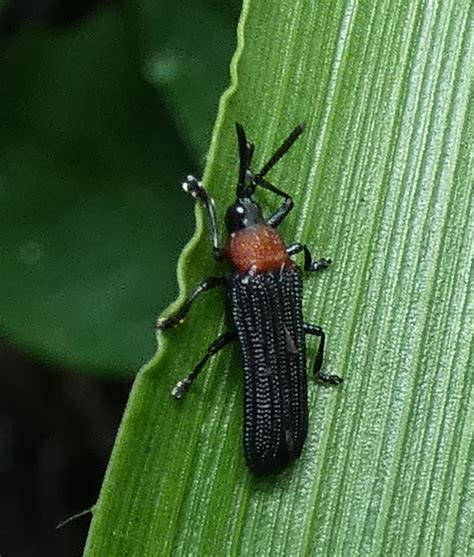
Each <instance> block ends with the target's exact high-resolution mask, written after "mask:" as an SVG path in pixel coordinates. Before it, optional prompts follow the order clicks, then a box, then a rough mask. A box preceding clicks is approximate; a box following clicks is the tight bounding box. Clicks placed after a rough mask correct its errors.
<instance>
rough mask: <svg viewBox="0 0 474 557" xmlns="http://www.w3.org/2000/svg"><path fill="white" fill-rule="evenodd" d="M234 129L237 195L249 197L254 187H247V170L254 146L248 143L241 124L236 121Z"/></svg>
mask: <svg viewBox="0 0 474 557" xmlns="http://www.w3.org/2000/svg"><path fill="white" fill-rule="evenodd" d="M235 129H236V130H237V141H238V145H239V158H240V165H239V181H238V183H237V197H250V195H252V193H253V190H254V189H255V188H252V187H249V186H248V185H247V182H248V171H249V170H250V164H251V162H252V157H253V152H254V149H255V146H254V145H253V143H250V142H249V141H248V139H247V136H246V135H245V130H244V127H243V126H242V124H239V123H238V122H236V124H235Z"/></svg>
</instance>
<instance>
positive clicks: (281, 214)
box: [254, 175, 294, 228]
mask: <svg viewBox="0 0 474 557" xmlns="http://www.w3.org/2000/svg"><path fill="white" fill-rule="evenodd" d="M254 180H255V183H256V184H258V185H259V186H261V187H262V188H265V189H266V190H269V191H271V192H273V193H275V194H276V195H279V196H280V197H284V198H285V201H283V203H282V205H281V206H280V207H279V208H278V209H277V210H276V211H275V212H274V213H273V215H271V216H270V217H269V218H268V219H267V221H266V222H267V224H269V225H270V226H272V227H273V228H276V227H277V226H278V225H279V224H280V223H281V222H282V221H283V220H284V219H285V217H286V216H287V215H288V213H289V212H290V211H291V209H293V205H294V203H293V199H292V198H291V196H290V195H288V194H287V193H285V192H284V191H282V190H280V189H278V188H277V187H276V186H274V185H273V184H270V182H267V181H266V180H264V179H263V178H262V177H261V176H258V175H257V176H255V177H254Z"/></svg>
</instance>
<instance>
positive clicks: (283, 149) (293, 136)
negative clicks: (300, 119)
mask: <svg viewBox="0 0 474 557" xmlns="http://www.w3.org/2000/svg"><path fill="white" fill-rule="evenodd" d="M304 128H305V124H299V126H296V128H295V129H294V130H293V131H292V132H291V133H290V135H289V136H288V137H287V138H286V139H285V141H284V142H283V143H282V144H281V146H280V147H279V148H278V149H277V150H276V151H275V152H274V153H273V155H272V156H271V157H270V159H269V160H268V162H267V163H266V164H264V165H263V167H262V169H261V170H260V172H259V173H258V174H257V176H256V178H263V177H264V176H265V175H266V174H268V173H269V172H270V170H271V169H272V168H273V167H274V166H275V164H276V163H277V162H278V161H279V160H280V159H281V158H282V157H283V155H285V154H286V153H287V152H288V151H289V150H290V149H291V147H292V145H293V143H294V142H295V141H296V140H297V139H298V137H299V136H300V135H301V134H302V133H303V132H304Z"/></svg>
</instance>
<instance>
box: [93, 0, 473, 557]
mask: <svg viewBox="0 0 474 557" xmlns="http://www.w3.org/2000/svg"><path fill="white" fill-rule="evenodd" d="M469 10H470V2H468V0H461V1H459V2H445V1H442V0H438V1H431V2H406V1H404V0H395V1H390V2H389V1H388V0H386V1H381V2H370V1H369V0H366V1H363V0H359V1H355V0H354V1H342V0H335V1H334V2H318V3H317V4H316V3H313V2H307V1H306V0H295V1H294V2H291V3H286V4H285V6H284V7H283V6H282V4H281V3H280V2H274V1H271V0H264V1H258V2H257V1H256V0H247V1H246V2H245V3H244V8H243V12H242V16H241V21H240V27H239V32H238V48H237V52H236V54H235V57H234V61H233V64H232V85H231V87H230V89H229V91H228V92H227V93H226V94H225V95H224V97H223V99H222V102H221V106H220V112H219V116H218V119H217V124H216V127H215V132H214V138H213V143H212V145H211V149H210V153H209V158H208V165H207V169H206V173H205V176H204V179H205V183H206V185H207V186H208V188H209V190H210V191H211V193H212V194H213V195H214V196H215V198H216V202H217V204H218V208H219V215H220V216H222V214H223V211H224V209H225V207H226V205H227V204H228V203H229V201H230V200H231V199H232V197H233V195H234V184H235V181H236V158H237V156H236V146H235V137H234V129H233V124H234V122H235V121H241V122H243V123H244V124H245V126H246V128H247V129H248V133H249V136H250V137H251V138H252V139H253V140H254V141H255V143H256V144H257V152H256V157H255V158H256V161H257V162H261V161H264V160H265V159H266V158H267V157H268V156H269V154H270V153H271V152H272V150H273V149H274V148H275V146H276V145H278V143H279V142H280V141H281V140H282V138H283V137H285V135H286V134H287V133H288V132H289V130H290V129H292V127H293V126H294V125H295V124H296V123H298V122H300V121H305V122H306V123H307V131H306V132H305V134H304V135H303V137H302V138H301V139H300V140H299V142H298V143H297V144H296V145H295V147H294V148H293V149H292V151H291V152H290V153H289V154H288V155H287V156H286V157H285V159H284V160H283V161H281V163H280V164H279V165H278V167H277V168H276V169H275V170H274V171H272V174H271V178H272V181H273V182H274V183H275V184H278V185H279V186H280V187H282V188H284V189H285V190H287V191H289V192H291V194H292V195H293V197H294V199H295V207H296V208H295V210H294V212H293V214H292V215H291V216H290V217H289V218H288V220H287V221H286V222H285V223H284V225H282V227H281V230H282V233H283V234H284V236H285V237H286V238H287V240H288V241H293V240H300V241H303V242H305V243H307V244H308V245H309V246H310V248H311V250H312V251H313V252H314V253H315V255H317V256H326V257H328V256H330V257H332V258H333V260H334V261H335V263H334V266H333V268H332V269H331V270H330V271H328V272H326V273H325V274H324V276H322V275H321V276H319V277H312V276H310V277H308V278H307V281H306V295H305V304H304V305H305V316H306V319H307V320H308V321H310V322H314V323H318V324H321V325H322V326H324V328H325V329H326V332H327V336H328V350H327V359H326V367H327V369H330V370H333V371H336V372H337V373H339V374H341V375H343V376H344V379H345V382H344V384H343V385H342V386H341V387H339V388H337V389H327V388H323V387H320V386H318V385H311V387H310V393H309V403H310V430H309V436H308V440H307V443H306V446H305V448H304V451H303V455H302V457H301V459H300V460H299V461H298V462H297V463H295V465H294V466H292V467H290V468H289V469H287V470H286V471H285V472H284V473H282V474H281V475H279V476H276V477H268V478H262V479H256V478H254V477H252V476H251V475H250V473H249V472H248V471H247V470H246V468H245V464H244V458H243V451H242V441H241V430H242V382H241V375H242V372H241V369H240V365H239V358H238V354H237V351H236V348H233V349H228V350H227V351H223V352H221V353H220V354H219V355H218V356H216V357H215V358H214V360H213V361H212V363H211V364H210V365H209V366H208V369H207V370H206V373H205V374H204V375H203V376H202V377H200V378H199V380H198V382H197V383H196V384H195V385H194V386H193V388H192V389H191V390H190V392H189V394H188V396H187V398H186V399H185V400H182V401H180V403H177V402H176V401H174V400H172V399H171V398H170V396H169V390H170V388H171V386H172V385H173V384H175V383H176V381H177V379H179V378H181V377H183V376H184V375H185V374H186V373H187V372H189V371H190V370H191V369H192V367H193V366H194V365H195V364H196V362H197V361H198V359H199V357H200V356H201V355H202V354H203V352H204V351H205V348H206V346H207V344H208V343H209V342H210V341H211V340H212V339H214V338H215V337H216V335H217V334H218V332H219V331H222V330H223V328H224V319H223V310H222V302H223V300H222V296H219V294H218V293H213V294H208V298H207V300H206V301H202V300H201V301H199V302H197V303H196V307H194V308H193V311H192V312H191V314H190V317H189V319H188V320H187V322H186V323H185V324H183V325H182V326H181V327H178V328H177V329H176V330H174V331H172V332H169V333H166V334H165V335H164V336H163V337H160V339H159V341H160V350H159V352H158V354H157V356H156V357H155V358H154V359H153V360H152V361H151V362H150V364H149V365H147V366H146V367H145V368H144V369H143V370H142V371H141V373H140V374H139V376H138V377H137V379H136V382H135V385H134V388H133V391H132V394H131V397H130V401H129V404H128V407H127V411H126V414H125V417H124V419H123V423H122V426H121V428H120V432H119V435H118V439H117V442H116V445H115V449H114V452H113V455H112V458H111V462H110V465H109V469H108V471H107V475H106V478H105V481H104V485H103V488H102V492H101V495H100V498H99V501H98V503H97V506H96V509H95V511H94V518H93V522H92V526H91V530H90V534H89V538H88V542H87V546H86V555H88V556H91V555H98V556H102V555H127V556H130V555H160V556H162V555H289V556H293V555H295V556H298V555H351V556H353V555H360V556H366V555H438V554H439V555H468V554H472V552H473V550H474V548H473V546H472V539H473V538H472V535H473V529H472V525H473V512H474V511H473V509H474V505H473V491H472V485H473V482H472V480H473V474H474V468H473V462H474V458H473V456H474V455H473V447H474V446H473V441H472V440H473V424H474V416H473V410H474V408H473V404H472V387H473V385H472V373H470V369H472V309H473V307H472V289H471V284H472V271H471V257H472V232H473V230H472V184H473V182H474V171H473V162H474V161H473V156H472V155H473V153H472V147H471V145H472V143H471V141H472V133H473V131H474V130H473V119H472V116H473V112H472V97H471V94H472V53H473V50H472V46H473V35H472V26H471V25H470V13H469ZM256 166H257V165H256ZM262 198H263V199H265V203H264V204H265V207H266V208H267V209H268V210H269V209H270V208H271V207H274V206H275V203H276V202H275V200H274V199H272V196H271V195H268V196H261V197H260V199H262ZM183 203H185V201H184V200H183ZM206 236H207V234H205V233H204V229H203V218H202V215H201V211H199V219H198V231H197V234H196V236H195V237H194V238H193V240H192V242H191V243H190V244H189V246H188V248H187V249H186V250H185V252H184V254H183V257H182V258H181V261H180V266H179V276H180V281H181V289H182V297H181V301H182V299H183V296H184V292H189V291H190V289H191V288H192V285H193V284H194V283H195V282H196V281H197V280H199V279H200V278H202V277H204V276H207V275H210V274H214V273H216V272H217V265H215V264H214V263H213V262H212V260H211V256H210V250H209V242H208V238H207V237H206ZM314 348H315V347H314V346H313V345H310V347H309V359H310V360H311V361H312V359H313V358H314ZM469 364H470V367H469Z"/></svg>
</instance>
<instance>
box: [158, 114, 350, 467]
mask: <svg viewBox="0 0 474 557" xmlns="http://www.w3.org/2000/svg"><path fill="white" fill-rule="evenodd" d="M303 130H304V126H303V125H299V126H297V127H296V128H295V129H294V130H293V131H292V132H291V134H290V135H289V136H288V137H287V139H286V140H285V141H284V142H283V143H282V144H281V146H280V147H279V148H278V149H277V150H276V151H275V152H274V154H273V155H272V156H271V157H270V159H269V160H268V161H267V162H266V163H265V164H264V165H263V167H262V169H261V170H260V171H259V172H258V173H256V174H255V173H254V172H253V171H252V170H251V162H252V157H253V154H254V149H255V147H254V144H253V143H250V142H249V141H248V139H247V137H246V134H245V130H244V128H243V126H242V125H241V124H239V123H237V124H236V131H237V142H238V150H239V159H240V164H239V176H238V181H237V191H236V200H235V202H234V203H233V204H232V205H231V206H230V207H229V208H228V209H227V212H226V216H225V222H226V226H227V231H228V238H227V243H226V245H225V247H221V246H220V244H219V234H218V227H217V219H216V212H215V205H214V201H213V199H212V198H211V197H210V196H209V195H208V193H207V192H206V190H205V188H204V187H203V185H202V183H201V182H199V181H198V180H197V179H196V178H194V177H193V176H187V178H186V180H185V181H184V182H183V184H182V187H183V189H184V191H185V192H187V193H189V194H190V195H192V196H193V197H194V198H196V199H197V200H198V201H200V202H201V203H202V204H203V206H204V208H205V210H206V212H207V215H208V218H209V221H210V227H211V238H212V249H213V255H214V257H215V259H216V260H218V261H222V260H227V262H228V263H229V264H230V267H231V272H230V273H228V274H227V275H226V276H225V277H215V276H212V277H209V278H207V279H206V280H204V281H203V282H201V283H200V284H199V285H198V286H197V287H196V288H195V289H194V291H193V292H192V294H191V295H190V296H189V298H188V299H187V300H186V301H185V302H184V303H183V305H182V306H181V307H180V309H178V310H177V311H176V313H174V314H173V315H171V316H169V317H167V318H163V319H160V320H159V321H158V324H157V328H158V329H159V330H161V331H164V330H166V329H169V328H170V327H174V326H175V325H177V324H179V323H181V322H182V321H183V320H184V318H185V317H186V315H187V313H188V311H189V310H190V308H191V306H192V304H193V302H194V301H195V300H196V298H198V297H199V296H200V295H201V294H202V293H204V292H207V291H208V290H211V289H212V288H216V287H223V288H225V291H226V298H227V316H228V324H229V330H228V331H227V332H225V333H223V334H221V335H220V336H219V337H218V338H217V339H216V340H215V341H214V342H213V343H212V344H211V345H210V346H209V348H208V350H207V352H206V353H205V355H204V357H203V358H202V359H201V361H200V362H199V363H198V364H197V365H196V367H195V368H194V369H193V371H192V372H191V373H190V374H189V375H188V376H187V377H185V378H184V379H182V380H181V381H179V382H178V383H177V385H176V386H175V387H174V389H173V390H172V395H173V396H174V397H175V398H176V399H180V398H182V397H183V396H184V394H185V393H186V391H187V390H188V389H189V387H190V386H191V384H192V383H193V382H194V380H195V379H196V378H197V377H198V375H199V373H200V372H201V371H202V369H203V367H204V365H205V364H206V362H207V361H208V360H209V358H211V356H213V355H214V354H216V353H217V352H218V351H219V350H221V349H222V348H223V347H224V346H226V345H227V344H228V343H230V342H231V341H234V340H235V341H237V343H238V345H239V347H240V353H241V356H242V360H243V368H244V383H245V387H244V449H245V458H246V462H247V465H248V467H249V468H250V470H251V471H252V472H254V473H256V474H267V473H272V472H278V471H280V470H282V469H283V468H285V467H286V466H287V465H289V464H290V463H291V462H293V461H294V460H295V459H297V458H298V457H299V456H300V454H301V450H302V447H303V443H304V441H305V438H306V434H307V430H308V402H307V378H306V345H305V336H306V335H313V336H316V337H319V339H320V342H319V348H318V352H317V355H316V359H315V362H314V374H315V376H316V378H317V379H318V380H321V381H323V382H325V383H330V384H335V385H337V384H339V383H341V381H342V379H341V378H340V377H339V376H337V375H334V374H330V373H324V372H323V371H322V370H321V368H322V363H323V356H324V346H325V334H324V331H323V329H322V328H321V327H319V326H317V325H312V324H310V323H306V322H304V320H303V311H302V297H303V283H302V272H301V269H300V267H298V266H297V265H296V264H295V263H294V262H293V261H292V259H291V257H292V256H293V255H295V254H297V253H300V252H303V254H304V266H303V269H304V270H305V271H310V272H316V271H320V270H323V269H326V268H327V267H328V266H329V264H330V263H331V260H330V259H317V260H314V259H312V257H311V253H310V251H309V249H308V247H307V246H306V245H305V244H301V243H299V242H298V243H294V244H291V245H289V246H286V245H285V243H284V241H283V239H282V237H281V236H280V234H279V233H278V231H277V227H278V225H279V224H281V222H282V221H283V220H284V219H285V217H286V216H287V215H288V214H289V213H290V211H291V209H292V208H293V200H292V198H291V196H290V195H288V194H287V193H285V192H284V191H282V190H280V189H279V188H277V187H276V186H274V185H273V184H272V183H270V182H269V181H268V180H267V179H266V178H265V177H266V175H267V174H268V172H269V171H270V170H271V169H272V168H273V166H274V165H275V164H276V163H277V162H278V161H279V160H280V159H281V158H282V157H283V155H285V154H286V153H287V152H288V151H289V150H290V148H291V147H292V145H293V144H294V143H295V141H296V140H297V139H298V138H299V137H300V135H301V134H302V132H303ZM257 187H261V188H264V189H266V190H269V191H271V192H272V193H274V194H276V195H277V196H279V197H281V198H283V202H282V204H281V205H280V206H279V208H278V209H277V210H276V211H275V212H274V213H273V214H272V215H271V216H270V217H268V218H264V216H263V214H262V209H261V207H260V205H259V203H257V202H256V201H255V200H254V199H253V196H254V193H255V190H256V189H257Z"/></svg>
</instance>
